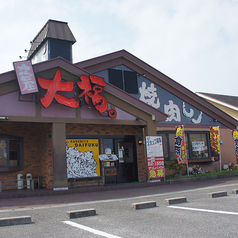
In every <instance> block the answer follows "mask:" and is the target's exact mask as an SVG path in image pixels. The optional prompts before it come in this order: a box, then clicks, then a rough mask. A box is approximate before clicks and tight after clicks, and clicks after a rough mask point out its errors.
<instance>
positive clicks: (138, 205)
mask: <svg viewBox="0 0 238 238" xmlns="http://www.w3.org/2000/svg"><path fill="white" fill-rule="evenodd" d="M131 207H132V209H134V210H138V209H145V208H152V207H156V202H154V201H151V202H139V203H132V204H131Z"/></svg>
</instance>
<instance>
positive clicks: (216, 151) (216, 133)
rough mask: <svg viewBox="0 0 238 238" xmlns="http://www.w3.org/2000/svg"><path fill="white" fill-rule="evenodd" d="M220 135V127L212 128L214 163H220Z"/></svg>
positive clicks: (212, 156) (211, 138)
mask: <svg viewBox="0 0 238 238" xmlns="http://www.w3.org/2000/svg"><path fill="white" fill-rule="evenodd" d="M219 137H220V135H219V126H213V127H211V128H210V142H211V158H212V161H219V160H220V157H219V154H220V138H219Z"/></svg>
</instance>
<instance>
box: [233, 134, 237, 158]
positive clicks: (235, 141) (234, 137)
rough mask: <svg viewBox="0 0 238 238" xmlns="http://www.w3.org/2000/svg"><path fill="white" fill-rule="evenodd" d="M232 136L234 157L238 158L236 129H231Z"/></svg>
mask: <svg viewBox="0 0 238 238" xmlns="http://www.w3.org/2000/svg"><path fill="white" fill-rule="evenodd" d="M232 138H233V141H234V145H235V151H236V159H238V131H237V130H234V131H232Z"/></svg>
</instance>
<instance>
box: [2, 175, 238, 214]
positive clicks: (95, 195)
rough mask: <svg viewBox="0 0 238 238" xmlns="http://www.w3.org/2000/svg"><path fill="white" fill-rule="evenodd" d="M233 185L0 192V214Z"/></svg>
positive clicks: (231, 180) (211, 182) (198, 181)
mask: <svg viewBox="0 0 238 238" xmlns="http://www.w3.org/2000/svg"><path fill="white" fill-rule="evenodd" d="M229 184H235V185H236V184H237V189H238V176H237V175H235V176H231V175H229V177H225V178H224V176H223V177H222V178H221V177H220V178H215V177H213V178H206V179H205V178H204V177H201V178H193V179H192V178H188V179H187V180H186V179H181V180H176V183H175V180H173V182H171V181H165V182H144V183H132V184H115V185H110V186H108V185H107V186H92V187H82V188H77V189H69V190H65V191H53V190H47V189H39V190H38V189H37V190H34V191H27V190H24V191H22V190H21V191H3V192H2V193H1V194H0V198H1V199H0V211H3V210H6V209H16V208H22V207H29V206H42V205H51V204H68V203H81V202H92V201H100V200H110V199H122V198H129V197H136V196H149V195H153V194H163V193H173V192H177V191H185V190H191V189H196V188H204V187H210V186H211V187H214V186H216V185H229Z"/></svg>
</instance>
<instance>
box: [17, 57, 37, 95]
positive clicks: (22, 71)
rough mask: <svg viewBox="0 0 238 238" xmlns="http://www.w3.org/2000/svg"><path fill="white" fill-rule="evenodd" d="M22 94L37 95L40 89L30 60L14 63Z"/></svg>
mask: <svg viewBox="0 0 238 238" xmlns="http://www.w3.org/2000/svg"><path fill="white" fill-rule="evenodd" d="M13 65H14V68H15V71H16V75H17V80H18V84H19V87H20V91H21V94H22V95H24V94H29V93H37V92H38V87H37V83H36V78H35V74H34V72H33V68H32V64H31V61H30V60H26V61H19V62H14V63H13Z"/></svg>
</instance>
